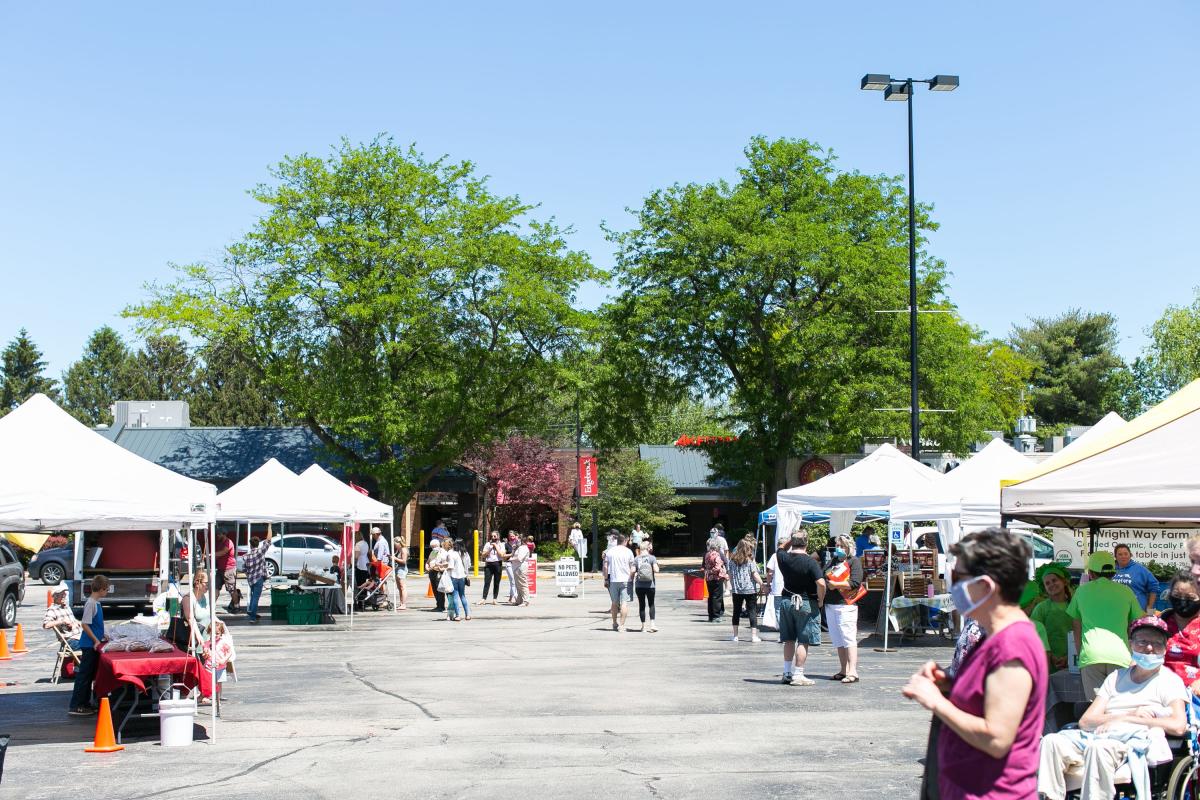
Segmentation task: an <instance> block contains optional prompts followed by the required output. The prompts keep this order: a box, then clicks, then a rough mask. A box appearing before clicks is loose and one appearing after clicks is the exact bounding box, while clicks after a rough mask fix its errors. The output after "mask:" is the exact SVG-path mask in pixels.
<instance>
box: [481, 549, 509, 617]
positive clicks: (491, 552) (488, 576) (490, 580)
mask: <svg viewBox="0 0 1200 800" xmlns="http://www.w3.org/2000/svg"><path fill="white" fill-rule="evenodd" d="M504 555H505V553H504V544H503V543H502V542H501V541H500V534H499V533H498V532H497V531H492V532H491V533H489V534H488V540H487V543H486V544H484V546H483V598H482V602H484V603H486V602H487V596H488V586H489V585H492V586H494V587H495V588H493V589H492V605H496V598H498V597H499V596H500V567H501V566H502V565H503V564H504Z"/></svg>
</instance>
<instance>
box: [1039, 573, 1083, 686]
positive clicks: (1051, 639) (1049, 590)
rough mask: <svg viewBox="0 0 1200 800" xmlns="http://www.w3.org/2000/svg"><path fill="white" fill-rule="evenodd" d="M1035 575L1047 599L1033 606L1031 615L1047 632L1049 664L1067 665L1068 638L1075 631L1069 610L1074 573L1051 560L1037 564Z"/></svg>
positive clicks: (1057, 666) (1058, 667)
mask: <svg viewBox="0 0 1200 800" xmlns="http://www.w3.org/2000/svg"><path fill="white" fill-rule="evenodd" d="M1034 577H1035V579H1036V580H1037V582H1038V583H1039V584H1040V585H1041V587H1042V591H1043V592H1044V593H1045V595H1046V599H1045V600H1042V601H1041V602H1040V603H1038V604H1037V605H1036V606H1034V608H1033V611H1032V612H1031V613H1030V614H1029V618H1030V619H1031V620H1033V621H1034V622H1036V623H1038V624H1040V625H1041V626H1042V629H1043V630H1045V631H1046V640H1047V644H1048V646H1047V648H1046V649H1047V650H1049V651H1050V666H1051V667H1053V668H1054V669H1064V668H1066V666H1067V637H1068V636H1070V635H1071V632H1072V631H1073V630H1075V621H1074V620H1073V619H1071V615H1070V614H1068V613H1067V607H1068V606H1069V605H1070V603H1071V573H1069V572H1067V568H1066V567H1064V566H1063V565H1062V564H1055V563H1053V562H1051V563H1049V564H1043V565H1042V566H1040V567H1038V570H1037V574H1036V575H1035V576H1034Z"/></svg>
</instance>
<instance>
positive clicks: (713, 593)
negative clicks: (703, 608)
mask: <svg viewBox="0 0 1200 800" xmlns="http://www.w3.org/2000/svg"><path fill="white" fill-rule="evenodd" d="M704 583H705V584H706V585H707V586H708V621H709V622H712V621H713V620H714V619H716V618H718V617H720V616H721V615H722V614H724V613H725V581H705V582H704Z"/></svg>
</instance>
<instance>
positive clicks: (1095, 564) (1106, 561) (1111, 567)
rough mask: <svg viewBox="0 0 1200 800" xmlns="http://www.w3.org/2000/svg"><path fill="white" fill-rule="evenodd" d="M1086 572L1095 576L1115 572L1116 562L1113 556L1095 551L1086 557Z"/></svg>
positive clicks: (1102, 551) (1101, 551)
mask: <svg viewBox="0 0 1200 800" xmlns="http://www.w3.org/2000/svg"><path fill="white" fill-rule="evenodd" d="M1087 568H1088V572H1094V573H1096V574H1097V575H1103V574H1105V573H1110V572H1116V571H1117V560H1116V559H1115V558H1113V554H1112V553H1109V552H1106V551H1104V550H1097V551H1096V552H1095V553H1092V554H1091V555H1090V556H1088V560H1087Z"/></svg>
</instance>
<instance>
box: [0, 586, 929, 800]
mask: <svg viewBox="0 0 1200 800" xmlns="http://www.w3.org/2000/svg"><path fill="white" fill-rule="evenodd" d="M540 580H541V581H542V586H541V588H542V593H541V595H540V596H538V597H537V598H536V599H535V601H534V603H533V605H532V606H530V607H528V608H521V609H518V608H511V607H505V606H494V607H493V606H483V607H476V608H475V611H474V616H475V618H474V619H473V620H472V621H470V622H466V623H450V622H446V621H444V617H442V616H440V615H436V614H434V613H431V612H427V611H422V610H410V611H407V612H399V613H395V614H393V613H390V612H377V613H367V614H362V615H358V616H356V617H355V624H354V630H353V631H351V630H349V629H348V628H347V626H346V625H345V624H344V623H342V622H339V624H337V625H335V626H319V627H289V626H286V625H280V624H276V625H271V624H263V625H259V626H250V625H247V624H245V623H244V621H243V620H242V619H241V618H240V617H236V616H235V617H233V618H232V622H231V626H232V628H233V632H234V637H235V643H236V646H237V649H238V660H237V665H238V673H239V681H238V682H237V683H236V684H229V685H228V687H227V691H228V702H227V703H226V704H225V706H224V708H223V717H222V719H221V720H220V721H219V722H218V727H217V730H216V731H215V739H213V738H211V737H212V735H213V732H212V731H208V730H207V728H208V727H209V722H208V717H207V716H204V717H202V718H200V722H201V723H203V725H204V728H205V732H204V734H203V735H206V736H208V737H210V738H209V739H208V740H207V741H197V742H196V743H195V744H193V745H191V746H190V747H184V748H163V747H161V746H160V745H159V744H158V738H157V731H156V729H155V728H151V729H150V730H148V731H147V732H146V733H147V735H145V736H143V737H140V738H134V739H132V740H127V741H126V749H125V750H124V751H123V752H120V753H114V754H88V753H84V752H83V748H84V747H85V746H86V745H88V744H90V742H91V740H92V735H93V732H94V728H95V722H96V720H95V718H94V717H92V718H75V717H69V716H67V714H66V708H67V698H68V694H69V691H70V686H69V685H68V684H61V685H51V684H50V683H49V682H48V680H47V679H48V676H49V673H50V668H51V665H52V664H53V661H54V653H55V648H54V646H53V644H52V643H51V641H50V637H49V636H48V635H46V634H45V633H44V632H43V631H41V629H40V620H41V613H42V610H43V609H42V605H44V604H43V603H39V602H38V600H39V594H41V595H42V596H43V597H44V590H43V587H42V586H41V585H40V584H31V585H30V587H29V591H28V593H27V603H26V605H25V606H24V607H22V609H21V610H20V614H19V620H20V621H21V622H23V623H24V626H25V630H26V638H27V643H28V645H29V647H30V650H31V652H30V653H28V654H27V655H24V656H21V657H19V658H17V659H14V660H13V661H7V662H0V683H2V684H7V685H5V686H4V688H2V689H0V694H2V696H0V733H10V734H12V736H13V739H12V744H11V745H10V747H9V749H8V753H7V758H6V761H5V764H4V775H3V782H2V783H0V796H4V797H14V798H15V797H20V798H62V797H71V796H78V795H79V794H80V792H89V793H90V794H91V795H92V796H97V797H114V798H150V797H164V798H171V797H194V796H197V794H198V793H200V792H203V793H204V795H205V796H213V797H221V798H222V799H223V800H229V799H231V798H243V797H245V798H274V797H289V798H291V797H330V798H332V797H339V798H345V797H363V796H372V795H379V796H387V797H421V798H487V799H488V800H500V799H503V798H528V797H554V798H557V797H577V798H605V800H607V799H608V798H612V797H648V798H680V799H681V800H682V799H683V798H710V797H711V798H731V797H754V798H773V797H780V798H783V797H787V798H797V797H826V796H830V795H833V796H837V797H841V798H856V797H863V798H866V797H880V796H889V797H912V796H914V795H915V794H916V793H917V789H918V786H919V783H920V771H921V766H920V763H919V759H920V758H921V757H922V756H923V754H924V745H925V736H926V732H927V729H928V715H927V714H926V713H925V712H923V711H922V710H921V709H920V708H919V707H917V706H916V705H915V704H914V703H910V702H907V701H905V700H904V699H903V698H902V697H901V696H900V694H899V689H900V686H901V685H903V683H904V681H905V679H906V678H907V676H908V675H909V674H910V673H911V672H912V671H913V670H914V669H915V668H916V667H917V666H918V665H919V664H920V663H921V662H922V661H924V660H925V659H928V658H935V659H938V660H941V661H945V660H947V659H948V657H949V654H950V648H949V647H948V646H947V643H946V642H944V641H939V640H932V639H931V640H929V641H919V642H917V643H905V644H904V645H903V646H902V647H901V648H899V649H898V651H897V652H894V653H888V654H882V653H876V652H873V651H872V650H871V647H872V645H876V644H878V642H876V641H874V640H873V639H871V640H868V641H867V642H865V643H864V652H863V653H862V658H861V674H862V677H863V680H862V682H861V683H859V684H857V685H849V686H844V685H842V684H840V683H834V682H831V681H828V680H822V679H821V678H822V677H828V676H829V675H831V674H832V673H834V672H836V671H837V659H836V653H835V652H834V651H833V650H832V648H830V647H828V645H826V646H824V647H822V648H819V649H817V650H816V651H814V655H813V656H812V657H811V658H810V660H809V668H808V674H809V676H810V677H814V678H816V679H817V685H816V686H813V687H798V686H784V685H781V684H780V683H779V673H780V671H781V666H782V656H781V652H780V647H779V645H778V644H777V643H775V642H774V639H775V634H774V633H772V632H765V633H764V637H765V638H766V639H767V641H765V642H763V643H761V644H751V643H750V642H748V641H745V638H746V637H745V636H743V641H742V642H739V643H732V642H729V641H727V639H728V637H729V633H730V631H729V626H728V625H725V624H721V625H710V624H708V623H707V622H706V621H705V614H704V604H703V603H702V602H692V601H684V600H683V599H682V594H683V593H682V579H681V577H680V576H679V575H677V574H674V575H670V574H669V575H664V576H662V580H661V583H660V587H659V602H658V625H659V628H660V631H659V632H658V633H654V634H651V633H635V632H629V633H623V634H622V633H614V632H613V631H612V630H611V627H610V625H609V620H608V617H607V613H606V610H607V595H606V594H605V593H604V592H603V587H602V586H601V584H600V583H599V582H598V581H597V582H593V581H591V580H589V581H588V589H589V591H588V593H587V597H586V598H559V597H555V596H553V594H552V591H553V579H552V577H550V576H549V575H547V576H544V577H541V578H540ZM410 585H411V586H412V587H413V590H414V591H413V592H412V594H413V595H414V596H415V598H416V600H415V605H416V606H418V607H421V606H426V605H431V604H432V601H431V600H426V599H424V598H423V592H424V586H425V584H424V583H423V581H421V580H420V579H417V578H413V579H412V582H411V584H410ZM418 587H420V588H419V590H418ZM469 591H470V592H472V597H471V599H472V601H474V600H475V598H476V596H477V594H478V592H479V584H478V583H476V585H475V586H474V587H472V588H471V589H470V590H469ZM634 616H635V617H636V611H635V615H634ZM631 627H632V628H634V629H636V627H637V624H636V623H635V624H634V625H633V626H631ZM11 638H12V633H11V632H9V641H10V643H11ZM151 724H152V725H153V724H154V723H153V721H151ZM198 730H199V729H198Z"/></svg>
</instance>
